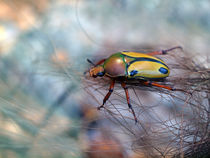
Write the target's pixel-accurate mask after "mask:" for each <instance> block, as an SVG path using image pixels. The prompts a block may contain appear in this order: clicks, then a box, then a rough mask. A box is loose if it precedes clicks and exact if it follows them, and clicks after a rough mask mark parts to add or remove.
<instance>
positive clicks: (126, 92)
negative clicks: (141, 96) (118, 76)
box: [121, 82, 137, 123]
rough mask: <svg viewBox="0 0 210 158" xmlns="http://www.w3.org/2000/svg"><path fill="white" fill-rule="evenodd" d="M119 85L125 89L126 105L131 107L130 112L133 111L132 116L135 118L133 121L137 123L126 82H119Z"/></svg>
mask: <svg viewBox="0 0 210 158" xmlns="http://www.w3.org/2000/svg"><path fill="white" fill-rule="evenodd" d="M121 86H122V87H123V89H124V90H125V95H126V99H127V103H128V107H129V108H130V109H131V111H132V113H133V116H134V119H135V122H136V123H137V118H136V114H135V112H134V110H133V107H132V105H131V104H130V97H129V94H128V88H127V87H126V84H125V83H124V82H122V83H121Z"/></svg>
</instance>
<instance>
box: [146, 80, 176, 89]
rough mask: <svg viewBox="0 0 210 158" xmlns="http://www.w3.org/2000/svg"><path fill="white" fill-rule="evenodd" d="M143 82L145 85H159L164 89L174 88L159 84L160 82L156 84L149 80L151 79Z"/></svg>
mask: <svg viewBox="0 0 210 158" xmlns="http://www.w3.org/2000/svg"><path fill="white" fill-rule="evenodd" d="M143 84H145V85H147V86H156V87H161V88H164V89H168V90H171V91H173V90H175V89H173V88H171V87H169V86H165V85H161V84H158V83H155V82H151V81H145V82H143Z"/></svg>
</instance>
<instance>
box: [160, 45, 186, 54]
mask: <svg viewBox="0 0 210 158" xmlns="http://www.w3.org/2000/svg"><path fill="white" fill-rule="evenodd" d="M174 49H181V50H183V48H182V47H181V46H176V47H172V48H170V49H166V50H163V51H162V52H163V54H166V53H167V52H169V51H172V50H174Z"/></svg>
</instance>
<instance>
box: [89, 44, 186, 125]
mask: <svg viewBox="0 0 210 158" xmlns="http://www.w3.org/2000/svg"><path fill="white" fill-rule="evenodd" d="M174 49H182V47H180V46H176V47H173V48H170V49H166V50H161V51H153V52H149V53H146V54H145V53H140V52H131V51H122V52H117V53H114V54H112V55H111V56H110V57H108V58H106V59H102V60H100V61H99V62H97V63H96V64H94V63H93V62H92V61H90V60H89V59H87V61H88V62H89V63H91V64H93V65H94V67H93V68H91V69H90V70H89V74H90V76H91V77H94V78H96V77H103V76H107V77H109V78H110V79H111V83H110V87H109V92H108V93H107V94H106V96H105V97H104V99H103V104H102V105H101V106H99V107H98V110H100V109H101V108H103V107H104V105H105V103H106V101H107V100H108V99H109V97H110V95H111V94H112V92H113V89H114V85H115V81H119V82H120V83H121V86H122V88H123V89H124V91H125V95H126V100H127V104H128V107H129V108H130V109H131V111H132V113H133V116H134V119H135V122H137V117H136V114H135V112H134V110H133V107H132V105H131V104H130V98H129V93H128V88H127V87H126V83H125V81H127V80H129V79H135V80H140V81H141V83H142V84H144V85H147V86H156V87H161V88H164V89H168V90H171V91H173V90H175V89H174V88H172V87H169V86H165V85H161V84H158V83H156V82H155V81H163V79H164V78H166V77H168V76H169V74H170V69H169V67H168V66H167V65H166V64H165V63H164V61H163V60H161V59H159V58H157V57H155V55H164V54H167V53H168V52H169V51H172V50H174Z"/></svg>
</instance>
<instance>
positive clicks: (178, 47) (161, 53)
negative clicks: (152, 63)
mask: <svg viewBox="0 0 210 158" xmlns="http://www.w3.org/2000/svg"><path fill="white" fill-rule="evenodd" d="M174 49H181V50H182V47H181V46H176V47H172V48H170V49H165V50H161V51H154V52H150V53H147V55H152V56H153V55H164V54H167V53H168V52H169V51H172V50H174Z"/></svg>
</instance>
